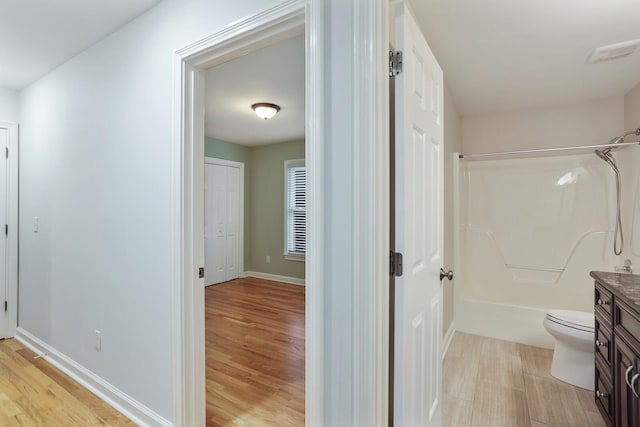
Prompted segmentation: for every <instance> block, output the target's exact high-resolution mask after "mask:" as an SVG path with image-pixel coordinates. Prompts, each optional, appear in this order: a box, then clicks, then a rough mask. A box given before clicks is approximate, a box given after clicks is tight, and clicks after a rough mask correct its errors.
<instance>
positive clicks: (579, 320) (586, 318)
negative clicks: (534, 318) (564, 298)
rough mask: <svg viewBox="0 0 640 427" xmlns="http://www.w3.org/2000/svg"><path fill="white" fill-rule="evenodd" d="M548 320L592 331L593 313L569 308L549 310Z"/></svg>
mask: <svg viewBox="0 0 640 427" xmlns="http://www.w3.org/2000/svg"><path fill="white" fill-rule="evenodd" d="M547 318H549V320H551V321H553V322H556V323H559V324H561V325H565V326H567V327H570V328H574V329H580V330H583V331H584V330H587V331H593V330H594V324H595V318H594V315H593V313H586V312H584V311H571V310H549V312H548V313H547Z"/></svg>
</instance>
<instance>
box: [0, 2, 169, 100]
mask: <svg viewBox="0 0 640 427" xmlns="http://www.w3.org/2000/svg"><path fill="white" fill-rule="evenodd" d="M159 1H160V0H108V1H104V0H55V1H52V0H31V1H25V0H3V1H2V5H1V9H0V87H5V88H9V89H22V88H23V87H25V86H27V85H28V84H30V83H32V82H33V81H35V80H37V79H38V78H39V77H41V76H43V75H44V74H46V73H47V72H49V71H51V70H52V69H54V68H55V67H57V66H58V65H60V64H62V63H63V62H65V61H66V60H68V59H69V58H71V57H73V56H74V55H76V54H77V53H79V52H81V51H82V50H84V49H86V48H87V47H89V46H91V45H92V44H94V43H96V42H97V41H99V40H100V39H102V38H104V37H105V36H106V35H108V34H109V33H111V32H113V31H114V30H115V29H117V28H118V27H120V26H122V25H123V24H125V23H127V22H129V21H130V20H132V19H133V18H135V17H136V16H138V15H139V14H141V13H142V12H144V11H146V10H147V9H149V8H150V7H151V6H153V5H155V4H156V3H158V2H159Z"/></svg>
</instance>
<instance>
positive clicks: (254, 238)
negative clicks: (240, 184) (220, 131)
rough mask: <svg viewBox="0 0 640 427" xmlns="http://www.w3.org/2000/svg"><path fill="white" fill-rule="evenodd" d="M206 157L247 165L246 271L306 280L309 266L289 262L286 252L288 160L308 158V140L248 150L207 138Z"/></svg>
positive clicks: (245, 194)
mask: <svg viewBox="0 0 640 427" xmlns="http://www.w3.org/2000/svg"><path fill="white" fill-rule="evenodd" d="M205 155H206V156H207V157H216V158H219V159H225V160H233V161H236V162H242V163H244V165H245V166H244V168H245V172H244V174H245V175H244V182H245V189H244V199H245V201H244V206H245V209H244V211H245V213H244V269H245V271H256V272H260V273H269V274H277V275H280V276H288V277H295V278H300V279H303V278H304V269H305V263H304V262H300V261H289V260H285V259H284V255H283V253H284V161H285V160H292V159H304V141H292V142H283V143H279V144H269V145H261V146H257V147H245V146H242V145H238V144H233V143H230V142H225V141H221V140H217V139H213V138H206V140H205ZM267 255H269V256H270V257H271V263H269V264H267V263H266V256H267Z"/></svg>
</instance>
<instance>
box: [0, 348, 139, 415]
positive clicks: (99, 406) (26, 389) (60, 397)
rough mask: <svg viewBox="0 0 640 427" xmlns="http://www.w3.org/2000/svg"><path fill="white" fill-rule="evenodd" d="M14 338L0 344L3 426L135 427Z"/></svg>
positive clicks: (0, 398) (0, 388)
mask: <svg viewBox="0 0 640 427" xmlns="http://www.w3.org/2000/svg"><path fill="white" fill-rule="evenodd" d="M35 356H36V355H35V353H33V352H31V351H30V350H28V349H26V348H25V347H24V346H23V345H22V344H20V343H19V342H18V341H16V340H14V339H7V340H3V341H0V426H2V427H11V426H46V427H58V426H59V427H71V426H82V427H85V426H135V424H134V423H132V422H131V421H129V420H128V419H127V418H125V416H124V415H122V414H120V413H119V412H117V411H116V410H115V409H113V408H112V407H111V406H109V405H107V404H106V403H104V402H103V401H102V400H100V399H99V398H98V397H96V396H95V395H93V394H92V393H91V392H90V391H88V390H87V389H85V388H84V387H82V386H80V384H78V383H76V382H75V381H73V380H72V379H70V378H69V377H67V376H66V375H65V374H63V373H62V372H60V371H58V370H57V369H56V368H54V367H53V366H52V365H50V364H49V363H48V362H46V361H44V360H42V359H38V360H35V359H34V357H35Z"/></svg>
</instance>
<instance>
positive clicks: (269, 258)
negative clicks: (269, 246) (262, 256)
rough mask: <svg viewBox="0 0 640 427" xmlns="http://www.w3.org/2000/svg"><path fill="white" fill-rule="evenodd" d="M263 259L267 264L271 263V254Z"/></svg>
mask: <svg viewBox="0 0 640 427" xmlns="http://www.w3.org/2000/svg"><path fill="white" fill-rule="evenodd" d="M265 261H266V262H267V264H271V256H269V255H267V258H266V260H265Z"/></svg>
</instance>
